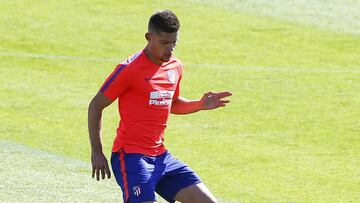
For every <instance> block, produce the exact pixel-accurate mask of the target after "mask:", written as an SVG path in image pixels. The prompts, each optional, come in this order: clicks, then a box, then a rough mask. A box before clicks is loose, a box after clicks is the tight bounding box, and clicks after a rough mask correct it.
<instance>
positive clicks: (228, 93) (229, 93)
mask: <svg viewBox="0 0 360 203" xmlns="http://www.w3.org/2000/svg"><path fill="white" fill-rule="evenodd" d="M216 95H217V96H218V97H219V98H220V99H222V98H225V97H229V96H231V95H232V94H231V92H219V93H216Z"/></svg>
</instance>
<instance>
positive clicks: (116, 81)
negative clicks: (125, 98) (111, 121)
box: [100, 64, 131, 100]
mask: <svg viewBox="0 0 360 203" xmlns="http://www.w3.org/2000/svg"><path fill="white" fill-rule="evenodd" d="M130 81H131V77H130V70H129V68H128V67H127V64H119V65H117V66H116V68H115V69H114V71H113V72H112V73H111V74H110V75H109V76H108V78H107V79H106V80H105V82H104V83H103V85H102V86H101V88H100V91H101V93H103V94H104V95H105V96H106V97H108V98H109V99H111V100H115V99H117V98H118V97H120V96H121V95H122V94H123V93H124V92H125V91H126V90H127V89H128V88H129V87H130Z"/></svg>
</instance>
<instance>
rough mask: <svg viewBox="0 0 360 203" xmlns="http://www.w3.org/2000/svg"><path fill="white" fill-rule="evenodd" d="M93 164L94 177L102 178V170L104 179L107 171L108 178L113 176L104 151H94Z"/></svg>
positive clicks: (92, 155)
mask: <svg viewBox="0 0 360 203" xmlns="http://www.w3.org/2000/svg"><path fill="white" fill-rule="evenodd" d="M91 164H92V177H93V178H94V177H95V174H96V179H97V180H98V181H99V180H100V172H101V176H102V179H105V173H106V174H107V176H108V178H110V177H111V173H110V170H109V165H108V162H107V159H106V157H105V155H104V154H103V153H102V152H92V154H91Z"/></svg>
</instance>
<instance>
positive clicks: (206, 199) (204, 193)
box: [175, 183, 217, 203]
mask: <svg viewBox="0 0 360 203" xmlns="http://www.w3.org/2000/svg"><path fill="white" fill-rule="evenodd" d="M175 200H177V201H180V202H183V203H215V202H217V200H216V198H215V197H214V195H213V194H211V192H210V191H209V189H208V188H207V187H206V186H205V185H204V184H203V183H198V184H194V185H190V186H188V187H186V188H183V189H181V190H180V191H179V192H178V193H177V194H176V195H175Z"/></svg>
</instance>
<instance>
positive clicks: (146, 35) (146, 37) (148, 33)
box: [145, 32, 152, 42]
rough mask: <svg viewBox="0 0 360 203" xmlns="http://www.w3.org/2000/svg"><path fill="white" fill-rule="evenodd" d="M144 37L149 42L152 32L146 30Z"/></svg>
mask: <svg viewBox="0 0 360 203" xmlns="http://www.w3.org/2000/svg"><path fill="white" fill-rule="evenodd" d="M145 39H146V40H147V41H148V42H151V39H152V33H151V32H147V33H145Z"/></svg>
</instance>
